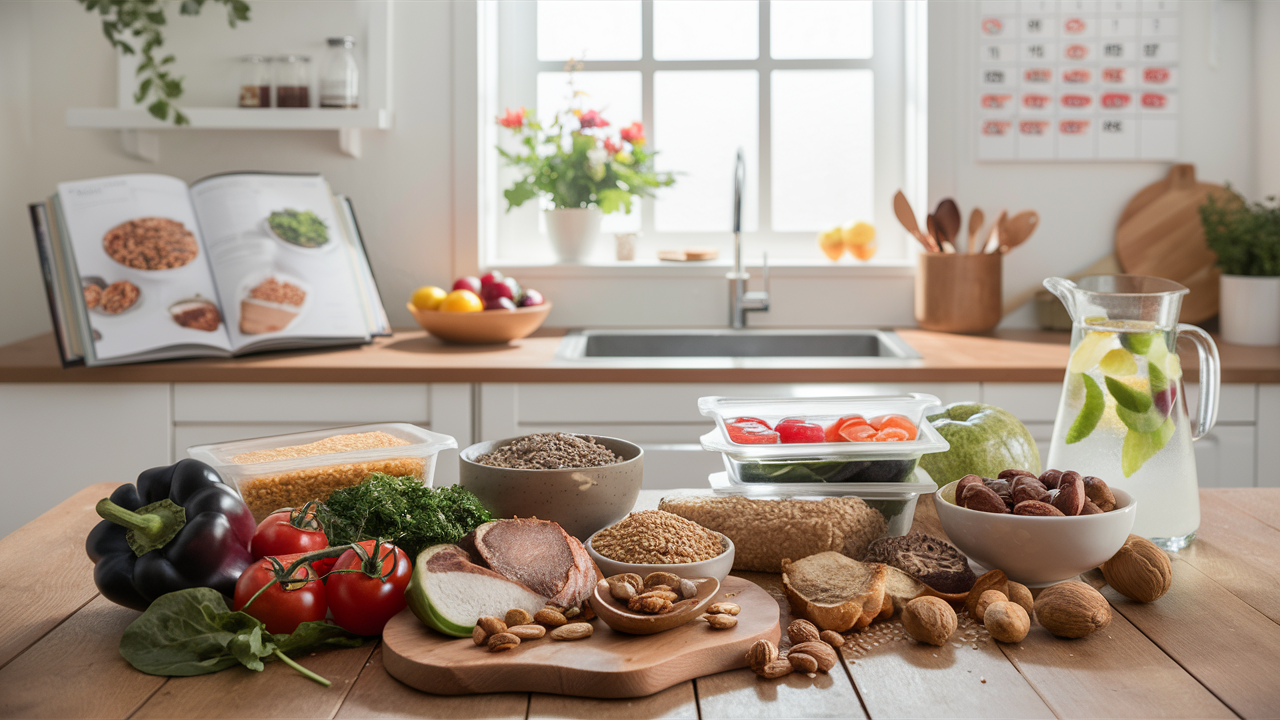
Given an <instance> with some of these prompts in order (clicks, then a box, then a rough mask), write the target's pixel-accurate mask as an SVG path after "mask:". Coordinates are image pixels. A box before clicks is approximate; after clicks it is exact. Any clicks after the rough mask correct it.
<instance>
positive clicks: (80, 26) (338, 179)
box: [0, 0, 1280, 343]
mask: <svg viewBox="0 0 1280 720" xmlns="http://www.w3.org/2000/svg"><path fill="white" fill-rule="evenodd" d="M252 5H253V13H254V17H255V18H256V19H255V20H254V21H252V22H251V23H250V24H248V25H245V26H243V27H242V28H241V29H239V30H235V31H231V30H228V29H226V27H225V21H224V20H223V18H222V14H221V8H220V7H217V6H212V5H210V6H208V7H207V8H206V10H205V15H206V16H205V17H201V18H198V19H192V18H183V17H176V9H172V10H171V13H173V14H174V15H175V17H174V18H173V19H172V21H171V26H170V32H171V33H172V37H173V38H175V40H174V41H173V44H172V50H173V51H174V52H176V53H177V54H178V56H179V58H180V62H182V58H184V57H185V58H187V62H188V63H191V66H190V67H189V69H188V74H189V75H190V76H191V78H192V82H195V81H196V80H198V79H200V78H214V77H216V76H217V73H214V72H212V71H211V70H210V69H209V68H208V67H206V66H205V65H201V64H200V63H199V61H198V58H201V57H203V58H206V60H207V59H208V58H217V57H221V58H222V60H220V61H218V62H225V61H226V58H229V57H232V56H234V55H236V54H238V53H239V52H243V50H240V51H234V50H233V48H234V47H235V46H236V45H237V43H239V44H240V45H243V44H244V43H245V42H248V40H247V39H248V38H251V37H255V38H261V37H264V36H265V37H266V38H268V39H269V38H270V37H272V36H274V35H277V34H283V33H284V31H283V30H281V28H285V29H287V30H288V32H289V33H296V32H300V31H303V30H305V31H306V32H307V33H308V35H307V37H309V38H310V39H311V41H312V42H314V43H316V44H318V43H319V38H322V37H323V36H324V34H327V33H331V32H338V31H341V28H333V27H332V25H333V23H334V22H335V18H340V17H345V16H346V15H347V14H349V13H350V6H351V3H350V2H334V3H318V2H308V3H303V2H297V1H296V0H294V1H289V0H256V1H255V2H253V3H252ZM1261 5H1262V7H1255V4H1254V3H1249V2H1222V3H1221V6H1222V8H1221V12H1222V16H1223V19H1224V23H1223V27H1222V35H1221V39H1220V58H1219V65H1218V68H1217V69H1216V70H1215V69H1211V68H1210V67H1208V65H1207V62H1206V55H1207V47H1208V42H1209V37H1208V33H1209V14H1210V3H1209V2H1207V1H1199V0H1195V1H1188V2H1186V3H1184V7H1183V28H1184V29H1183V33H1184V37H1183V60H1182V78H1183V89H1182V93H1183V103H1182V108H1183V116H1182V117H1183V120H1182V153H1181V156H1182V159H1183V160H1184V161H1187V162H1194V163H1196V165H1197V168H1198V171H1199V174H1200V176H1201V177H1203V178H1206V179H1208V180H1212V181H1215V182H1221V181H1225V180H1230V181H1231V182H1232V183H1233V184H1234V185H1235V186H1236V187H1238V188H1239V189H1240V190H1242V191H1243V192H1245V193H1246V194H1249V195H1250V196H1251V197H1253V196H1254V195H1255V194H1256V192H1255V191H1257V190H1260V189H1264V188H1265V189H1266V190H1267V191H1268V192H1277V191H1280V139H1278V138H1277V137H1276V133H1275V130H1274V129H1275V128H1276V127H1280V92H1277V89H1278V88H1277V87H1276V84H1277V80H1276V78H1277V77H1280V50H1277V48H1276V47H1275V44H1274V43H1273V42H1271V40H1272V39H1273V38H1275V37H1278V36H1280V3H1267V2H1263V3H1261ZM395 12H396V22H395V29H394V44H395V57H394V66H395V75H394V77H395V86H394V89H393V92H394V96H395V126H394V128H393V129H391V130H388V131H383V132H373V131H370V132H366V133H365V135H364V158H363V159H361V160H355V159H351V158H348V157H346V156H343V155H341V154H339V153H338V150H337V140H336V137H335V133H333V132H323V131H306V132H279V131H277V132H266V131H262V132H256V131H253V132H251V131H198V132H185V131H173V132H166V133H164V134H163V135H162V137H161V162H160V163H158V164H156V165H152V164H149V163H145V162H142V161H139V160H134V159H130V158H128V157H127V156H125V155H124V154H123V153H122V152H121V151H120V147H119V139H118V136H117V134H116V133H114V132H111V131H105V130H84V129H69V128H67V127H65V122H64V114H65V110H66V108H68V107H85V106H110V105H113V104H114V100H115V63H114V60H113V58H112V54H111V50H110V49H109V48H108V46H107V44H106V42H105V40H104V39H103V37H102V34H101V32H100V30H99V27H98V24H97V21H96V18H95V17H94V16H91V15H89V14H87V13H85V12H84V11H83V9H82V8H81V6H80V5H79V4H77V3H74V2H71V1H70V0H40V1H38V2H27V1H23V0H5V1H3V2H0V123H2V125H0V197H3V198H5V200H4V202H3V203H0V343H8V342H12V341H14V340H18V339H20V338H23V337H27V336H30V335H33V334H36V333H39V332H44V331H46V330H47V329H48V327H49V320H48V313H47V310H46V309H45V305H44V298H43V290H42V284H41V281H40V279H39V273H38V271H37V261H36V255H35V252H34V249H33V243H32V240H31V234H30V228H29V225H28V222H27V216H26V212H25V203H27V202H29V201H33V200H38V199H40V198H42V197H44V196H46V195H48V194H49V193H50V192H52V190H53V189H54V186H55V184H56V183H57V182H59V181H62V180H70V179H78V178H87V177H96V176H101V175H109V174H116V173H127V172H161V173H167V174H172V175H175V176H177V177H180V178H183V179H184V180H187V181H191V180H195V179H198V178H200V177H203V176H205V175H209V174H212V173H217V172H225V171H232V170H245V169H259V170H305V171H318V172H322V173H324V174H325V176H326V177H327V178H328V179H329V181H330V182H331V184H332V185H333V187H334V188H335V190H337V191H338V192H342V193H346V194H348V195H350V196H351V197H352V198H353V200H354V201H355V204H356V209H357V212H358V214H359V218H360V222H361V226H362V228H363V230H364V232H365V235H366V241H367V244H368V246H369V253H370V256H371V259H372V261H373V265H374V271H375V273H376V274H377V276H378V281H379V284H380V286H381V288H382V290H383V293H384V296H385V298H386V304H387V308H388V310H389V311H390V312H391V315H392V320H393V323H395V324H398V325H409V324H411V320H410V318H409V317H408V315H407V314H406V313H405V311H404V310H403V309H402V306H401V302H402V301H403V298H405V297H407V296H408V294H409V293H410V292H411V291H412V289H413V288H415V287H417V286H419V285H422V284H426V283H434V284H445V283H448V282H449V281H450V275H451V271H450V267H451V265H452V264H453V258H452V246H451V242H450V238H451V237H452V233H453V224H454V218H453V215H452V213H453V197H454V196H453V190H452V187H451V184H452V177H453V176H452V169H453V163H454V162H455V160H466V159H469V158H471V157H474V153H473V152H471V150H470V149H469V148H467V149H463V150H462V151H461V152H457V151H456V150H455V148H453V147H452V130H453V127H452V117H453V112H454V108H453V107H452V98H453V92H452V91H453V82H454V80H453V69H452V64H453V55H452V52H453V45H452V42H451V32H452V24H451V21H452V8H451V5H450V4H449V3H447V2H399V3H397V6H396V11H395ZM1255 20H1256V21H1257V22H1256V23H1255ZM971 21H972V3H970V2H938V1H935V2H931V3H930V20H929V27H930V32H929V34H930V47H929V54H930V57H929V67H930V83H929V85H930V99H929V107H930V131H929V150H930V163H929V164H930V167H929V176H930V196H931V197H930V200H931V201H932V202H935V203H936V201H937V200H938V199H940V198H942V197H945V196H947V195H953V196H954V197H955V198H956V200H957V201H958V202H959V204H960V206H961V208H962V209H963V210H964V211H965V212H966V213H967V211H968V209H969V208H970V207H972V206H973V205H974V204H977V205H979V206H982V207H983V208H984V209H985V210H986V211H987V213H988V215H994V214H995V213H996V212H998V210H999V209H1000V208H1002V207H1007V208H1009V209H1010V210H1019V209H1024V208H1034V209H1036V210H1038V211H1039V212H1040V215H1041V218H1042V226H1041V228H1040V230H1039V231H1038V232H1037V233H1036V235H1035V236H1034V237H1033V238H1032V240H1031V241H1030V242H1029V244H1028V245H1025V246H1023V247H1021V248H1019V249H1018V250H1017V251H1016V252H1014V253H1012V254H1010V255H1009V256H1008V257H1007V259H1006V261H1005V274H1004V276H1005V280H1004V292H1005V297H1006V298H1011V297H1014V296H1016V295H1018V294H1019V293H1022V292H1025V291H1027V290H1030V289H1034V288H1035V287H1037V286H1038V285H1039V282H1040V280H1041V279H1042V278H1044V277H1046V276H1049V275H1055V274H1069V273H1072V272H1076V271H1078V270H1081V269H1083V268H1084V267H1086V266H1088V265H1089V264H1091V263H1092V262H1093V261H1094V260H1096V259H1098V258H1099V257H1101V256H1102V255H1104V254H1106V253H1107V252H1109V251H1110V249H1111V245H1112V239H1113V234H1114V226H1115V221H1116V219H1117V218H1118V216H1119V213H1120V211H1121V209H1122V208H1123V207H1124V205H1125V203H1126V202H1128V199H1129V198H1130V197H1131V196H1132V195H1133V194H1134V193H1135V192H1136V191H1137V190H1138V189H1139V188H1141V187H1142V186H1144V185H1146V184H1147V183H1150V182H1152V181H1154V180H1156V179H1158V178H1159V177H1161V176H1162V175H1163V174H1164V173H1165V172H1166V169H1167V165H1166V164H1164V163H1078V164H994V163H978V162H977V161H976V160H975V159H974V152H973V145H972V142H971V138H970V134H969V131H970V130H971V124H972V118H971V115H972V109H971V107H970V105H969V102H970V100H969V98H971V97H972V80H973V77H974V73H973V72H972V67H973V58H974V57H975V53H974V52H972V37H971V35H972V33H969V32H966V30H965V29H966V28H968V27H969V25H970V23H971ZM255 23H256V24H255ZM178 38H187V39H186V40H184V41H182V44H179V40H178ZM1255 39H1256V44H1257V46H1258V48H1259V52H1258V53H1257V55H1256V56H1255V54H1254V46H1255ZM279 49H283V48H272V47H264V48H262V51H270V50H277V51H278V50H279ZM219 53H221V55H219ZM211 62H212V61H211ZM1255 68H1260V69H1259V71H1258V73H1257V76H1256V77H1257V81H1256V82H1255V80H1254V77H1255V75H1254V70H1255ZM179 69H181V67H180V68H179ZM460 81H462V82H471V81H472V80H471V79H470V78H464V79H462V80H460ZM188 92H189V94H190V95H191V96H192V98H201V99H202V98H203V97H206V96H207V93H208V92H209V91H208V88H207V87H201V88H199V89H197V88H195V87H194V86H193V87H192V89H190V90H189V91H188ZM1254 94H1256V95H1257V96H1258V97H1259V98H1261V102H1260V103H1257V104H1255V103H1254V102H1253V100H1252V99H1251V98H1252V96H1253V95H1254ZM484 120H485V121H487V118H486V119H484ZM1255 123H1256V125H1257V127H1255ZM1255 156H1260V157H1261V158H1262V159H1260V160H1255ZM917 210H922V208H917ZM748 257H756V256H755V255H751V254H750V253H749V254H748ZM540 275H545V274H543V273H534V276H533V277H531V278H529V279H528V280H527V284H530V285H533V286H535V287H538V288H539V289H541V290H543V291H544V293H546V294H547V295H548V296H550V297H552V298H553V299H554V300H555V302H556V310H555V311H554V315H553V317H552V319H551V322H552V324H599V325H606V324H683V325H707V324H711V325H721V324H723V323H724V322H725V316H726V314H727V283H725V282H724V281H723V280H722V279H719V278H717V277H714V276H712V275H704V276H702V277H697V278H688V279H686V280H684V281H662V280H655V279H653V278H652V277H643V275H644V273H639V275H641V276H642V277H633V278H630V279H625V278H624V279H618V278H594V279H592V278H581V277H545V276H540ZM911 283H912V280H911V278H910V277H909V276H903V275H901V274H898V275H897V276H879V277H861V276H849V275H839V274H833V273H830V272H812V271H801V272H796V273H791V274H790V275H789V276H787V275H785V274H780V275H779V276H778V277H776V278H775V286H774V290H775V298H774V308H775V309H774V311H772V312H771V313H768V314H766V315H764V316H753V318H752V322H753V323H755V324H761V325H764V324H773V325H777V324H787V323H805V324H826V325H830V324H906V323H909V322H910V319H911V307H910V303H911ZM1032 324H1033V318H1032V316H1031V312H1030V306H1028V307H1027V308H1024V309H1023V310H1022V311H1020V312H1017V313H1014V314H1013V315H1011V316H1010V317H1009V318H1007V319H1006V325H1020V326H1030V325H1032Z"/></svg>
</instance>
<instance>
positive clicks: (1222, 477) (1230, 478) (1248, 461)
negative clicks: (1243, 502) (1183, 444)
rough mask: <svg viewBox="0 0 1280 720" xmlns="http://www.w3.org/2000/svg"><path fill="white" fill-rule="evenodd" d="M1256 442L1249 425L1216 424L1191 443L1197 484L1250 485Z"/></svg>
mask: <svg viewBox="0 0 1280 720" xmlns="http://www.w3.org/2000/svg"><path fill="white" fill-rule="evenodd" d="M1256 444H1257V441H1256V430H1255V428H1254V427H1253V426H1252V425H1217V426H1215V427H1214V428H1213V430H1210V431H1209V433H1208V434H1207V435H1205V436H1204V437H1202V438H1200V439H1199V440H1196V441H1195V442H1194V443H1192V445H1191V448H1192V449H1193V450H1194V451H1195V457H1196V479H1197V480H1198V481H1199V483H1200V487H1202V488H1230V487H1254V485H1255V483H1256V480H1255V475H1256V470H1255V467H1254V460H1255V457H1256V453H1255V449H1256Z"/></svg>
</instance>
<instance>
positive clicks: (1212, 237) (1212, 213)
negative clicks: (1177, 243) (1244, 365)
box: [1200, 186, 1280, 345]
mask: <svg viewBox="0 0 1280 720" xmlns="http://www.w3.org/2000/svg"><path fill="white" fill-rule="evenodd" d="M1228 187H1229V186H1228ZM1267 200H1268V202H1270V203H1271V205H1269V206H1268V205H1266V204H1264V203H1254V204H1252V205H1250V204H1249V203H1247V202H1245V201H1244V200H1243V199H1242V198H1239V197H1238V196H1233V197H1232V198H1231V199H1230V200H1226V201H1223V200H1218V199H1215V198H1214V197H1213V196H1212V195H1210V196H1209V199H1208V201H1207V202H1206V203H1205V204H1204V205H1202V206H1201V207H1200V223H1201V225H1203V226H1204V237H1205V241H1206V242H1207V243H1208V245H1209V249H1210V250H1212V251H1213V252H1214V253H1216V254H1217V256H1218V262H1217V266H1218V267H1219V268H1220V269H1221V270H1222V284H1221V291H1220V292H1221V296H1220V298H1221V299H1220V303H1219V306H1220V307H1219V326H1220V329H1221V331H1222V339H1223V340H1225V341H1226V342H1229V343H1235V344H1238V345H1280V204H1277V203H1276V198H1275V197H1274V196H1272V197H1269V198H1267Z"/></svg>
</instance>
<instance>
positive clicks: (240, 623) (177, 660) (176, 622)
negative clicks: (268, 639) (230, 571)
mask: <svg viewBox="0 0 1280 720" xmlns="http://www.w3.org/2000/svg"><path fill="white" fill-rule="evenodd" d="M261 628H262V623H260V622H258V621H257V620H255V619H254V618H252V617H250V616H249V615H246V614H245V613H242V612H236V613H233V612H231V611H230V610H229V609H228V608H227V601H226V600H225V599H224V598H223V597H222V594H221V593H219V592H218V591H217V590H214V589H212V588H189V589H186V590H179V591H178V592H172V593H168V594H166V595H161V596H160V597H159V598H156V601H155V602H153V603H151V607H149V608H147V609H146V611H145V612H143V613H142V615H141V616H139V617H138V619H137V620H134V621H133V622H132V623H130V624H129V627H127V628H125V631H124V635H123V636H122V637H121V638H120V655H122V656H123V657H124V659H125V660H127V661H128V662H129V664H130V665H132V666H134V667H135V668H137V669H138V670H140V671H142V672H144V673H147V674H148V675H163V676H166V677H187V676H191V675H205V674H207V673H212V672H217V671H219V670H225V669H226V668H229V667H232V666H233V665H237V664H239V663H240V660H239V659H238V658H237V657H236V655H235V654H233V653H232V652H231V651H229V650H228V645H230V644H231V642H232V641H233V640H235V639H236V638H237V637H239V636H240V635H244V634H249V633H251V632H252V631H253V630H255V629H256V630H259V631H261ZM259 657H261V656H259Z"/></svg>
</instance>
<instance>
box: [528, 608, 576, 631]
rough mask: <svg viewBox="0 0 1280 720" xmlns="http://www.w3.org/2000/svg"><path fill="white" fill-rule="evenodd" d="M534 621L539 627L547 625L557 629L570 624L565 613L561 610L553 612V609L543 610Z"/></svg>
mask: <svg viewBox="0 0 1280 720" xmlns="http://www.w3.org/2000/svg"><path fill="white" fill-rule="evenodd" d="M533 621H534V622H536V623H538V624H539V625H545V626H547V627H549V628H557V627H560V626H561V625H564V624H565V623H567V622H569V621H568V620H567V619H566V618H565V616H564V614H563V613H561V612H560V611H559V610H552V609H551V608H542V609H541V610H539V611H538V612H537V613H536V614H535V615H534V616H533Z"/></svg>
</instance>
